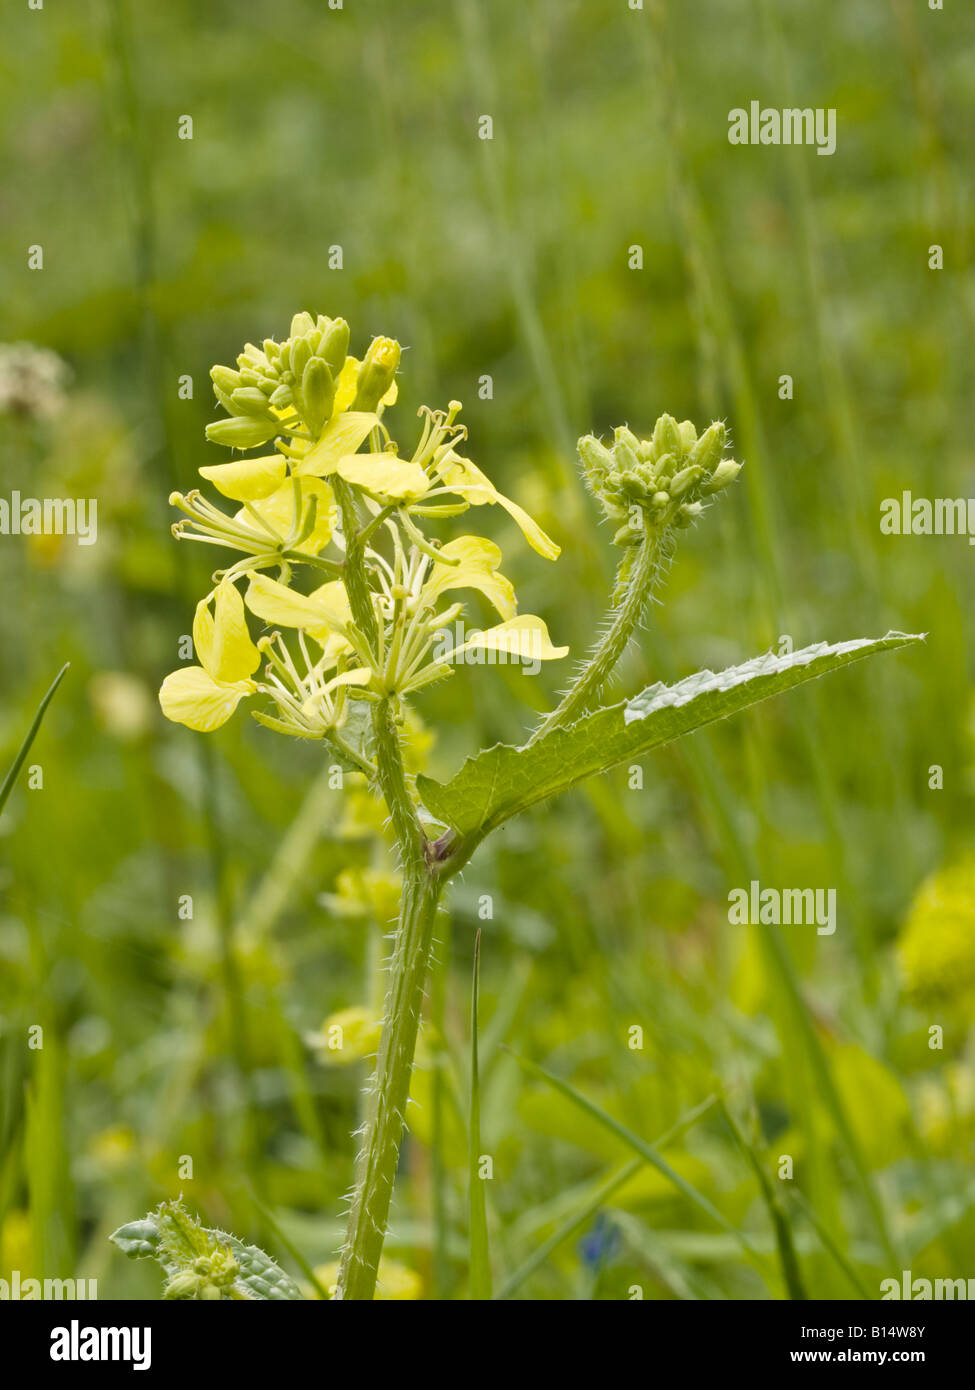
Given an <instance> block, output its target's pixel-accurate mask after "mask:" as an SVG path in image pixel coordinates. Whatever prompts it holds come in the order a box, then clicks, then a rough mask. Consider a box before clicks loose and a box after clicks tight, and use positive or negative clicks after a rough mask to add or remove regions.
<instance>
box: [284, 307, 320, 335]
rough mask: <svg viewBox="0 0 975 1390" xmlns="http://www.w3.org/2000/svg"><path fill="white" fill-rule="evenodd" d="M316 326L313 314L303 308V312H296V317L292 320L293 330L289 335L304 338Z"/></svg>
mask: <svg viewBox="0 0 975 1390" xmlns="http://www.w3.org/2000/svg"><path fill="white" fill-rule="evenodd" d="M314 327H315V320H314V319H313V318H312V316H311V314H309V313H308V312H307V311H306V310H304V309H302V311H301V313H299V314H295V316H294V318H293V319H292V320H291V332H290V334H289V335H288V336H289V337H291V338H303V337H304V336H305V334H306V333H310V332H311V330H312V329H313V328H314Z"/></svg>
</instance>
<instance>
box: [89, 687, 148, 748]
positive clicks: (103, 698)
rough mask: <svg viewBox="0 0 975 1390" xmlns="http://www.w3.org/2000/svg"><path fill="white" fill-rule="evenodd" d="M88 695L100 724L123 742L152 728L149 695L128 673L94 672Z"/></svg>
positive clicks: (135, 737)
mask: <svg viewBox="0 0 975 1390" xmlns="http://www.w3.org/2000/svg"><path fill="white" fill-rule="evenodd" d="M88 696H89V699H90V700H91V704H92V708H93V709H94V711H95V715H96V717H97V719H98V722H99V724H101V726H102V728H103V729H105V731H106V732H107V733H110V734H111V735H112V736H113V737H114V738H117V739H120V740H121V741H122V742H123V743H130V742H134V741H135V740H136V739H138V738H141V737H142V735H143V734H145V733H147V732H148V730H149V728H150V727H151V724H152V711H153V707H154V706H153V699H152V692H151V691H150V690H149V689H148V687H147V686H146V685H145V684H144V683H143V682H142V681H141V680H139V678H138V677H137V676H133V675H131V674H130V673H129V672H128V671H98V672H96V673H95V675H93V676H92V678H91V680H90V681H89V683H88Z"/></svg>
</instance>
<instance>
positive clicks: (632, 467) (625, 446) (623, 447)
mask: <svg viewBox="0 0 975 1390" xmlns="http://www.w3.org/2000/svg"><path fill="white" fill-rule="evenodd" d="M627 434H629V430H627ZM617 435H619V431H617ZM613 454H614V456H615V458H616V466H617V468H620V469H622V471H623V472H625V473H636V471H637V469H638V468H639V467H640V460H639V459H638V458H637V452H636V449H634V447H633V445H632V444H631V443H630V441H629V440H628V439H626V438H622V439H621V438H617V440H616V443H615V444H614V445H613Z"/></svg>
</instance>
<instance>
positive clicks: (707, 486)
mask: <svg viewBox="0 0 975 1390" xmlns="http://www.w3.org/2000/svg"><path fill="white" fill-rule="evenodd" d="M740 472H741V464H740V463H736V462H735V460H734V459H722V460H721V462H720V463H719V464H718V466H717V468H716V469H715V470H714V472H713V473H712V474H711V476H710V478H708V480H707V482H706V483H703V484H702V485H701V491H702V492H703V493H705V494H706V495H710V494H711V493H712V492H720V491H721V489H722V488H725V487H728V486H729V484H731V483H733V482H734V481H735V479H736V478H737V477H738V474H739V473H740Z"/></svg>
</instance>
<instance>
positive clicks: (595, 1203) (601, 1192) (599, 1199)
mask: <svg viewBox="0 0 975 1390" xmlns="http://www.w3.org/2000/svg"><path fill="white" fill-rule="evenodd" d="M519 1060H520V1059H519ZM716 1100H717V1096H708V1098H707V1100H703V1101H702V1102H701V1104H700V1105H696V1106H695V1107H694V1109H693V1110H689V1111H688V1112H687V1114H686V1115H682V1116H681V1118H680V1119H679V1120H678V1121H677V1123H676V1124H674V1125H672V1126H671V1128H670V1129H668V1131H667V1133H666V1134H663V1135H661V1137H660V1138H659V1139H658V1140H657V1143H656V1145H655V1147H656V1148H658V1149H660V1148H663V1146H664V1145H665V1144H669V1143H670V1142H671V1140H673V1139H675V1138H676V1137H677V1135H678V1134H680V1133H682V1132H683V1131H684V1130H685V1129H689V1128H690V1126H691V1125H692V1124H694V1123H695V1122H696V1121H697V1120H699V1119H700V1118H701V1116H702V1115H703V1114H704V1113H705V1112H706V1111H708V1110H710V1109H711V1106H712V1105H714V1103H715V1101H716ZM647 1161H648V1160H647V1159H645V1158H644V1157H643V1156H642V1155H640V1156H639V1157H638V1158H632V1159H630V1161H629V1163H627V1164H625V1165H624V1167H622V1168H621V1169H620V1170H619V1171H618V1172H617V1173H614V1174H613V1175H612V1177H610V1178H607V1179H606V1181H605V1182H602V1183H600V1184H599V1186H598V1187H597V1188H596V1190H595V1191H594V1192H593V1193H592V1194H591V1195H590V1196H589V1197H588V1198H587V1199H586V1201H585V1203H584V1204H583V1205H582V1206H581V1207H580V1208H579V1210H578V1211H577V1212H575V1213H574V1214H573V1215H572V1216H570V1217H569V1218H568V1220H567V1221H564V1222H563V1223H562V1225H561V1226H559V1227H558V1228H557V1229H556V1230H555V1231H553V1232H552V1234H551V1235H550V1236H549V1238H548V1239H547V1240H545V1241H543V1242H542V1244H541V1245H540V1246H539V1247H538V1249H537V1250H534V1251H532V1253H531V1254H530V1255H529V1257H528V1259H527V1260H525V1262H524V1263H523V1264H521V1265H519V1266H518V1268H517V1269H516V1270H515V1271H514V1273H513V1274H511V1275H509V1277H508V1278H507V1279H506V1280H505V1281H504V1283H503V1284H502V1285H501V1287H500V1289H498V1292H497V1293H496V1294H495V1298H496V1299H503V1298H510V1297H511V1295H512V1294H513V1293H516V1292H517V1290H518V1289H520V1288H521V1286H522V1284H523V1283H524V1282H525V1280H526V1279H528V1278H529V1277H530V1276H531V1275H532V1274H534V1273H535V1271H536V1269H539V1268H540V1267H541V1266H542V1265H543V1264H544V1263H545V1261H546V1260H547V1259H548V1257H549V1255H551V1254H552V1252H553V1251H554V1250H557V1249H558V1247H559V1246H560V1245H561V1244H562V1242H563V1241H564V1240H568V1238H569V1237H570V1236H571V1235H573V1234H574V1233H575V1232H576V1231H578V1230H579V1228H580V1227H581V1226H584V1225H585V1223H586V1222H587V1221H589V1220H591V1219H592V1217H594V1216H595V1215H596V1212H597V1211H599V1209H600V1207H601V1206H603V1205H604V1204H605V1203H606V1202H608V1201H609V1199H610V1197H612V1196H613V1194H614V1193H616V1192H618V1191H619V1190H620V1188H621V1187H624V1186H625V1185H626V1183H628V1182H629V1180H630V1178H632V1177H633V1176H634V1175H635V1174H636V1173H638V1172H639V1171H640V1169H641V1168H642V1167H644V1165H645V1164H646V1163H647Z"/></svg>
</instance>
